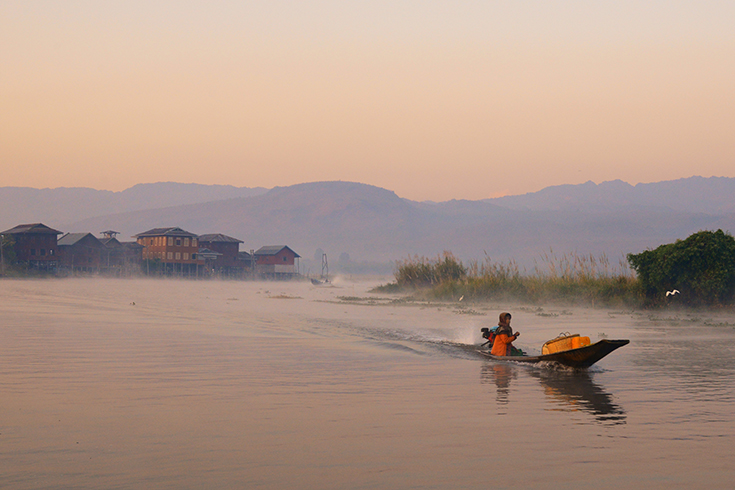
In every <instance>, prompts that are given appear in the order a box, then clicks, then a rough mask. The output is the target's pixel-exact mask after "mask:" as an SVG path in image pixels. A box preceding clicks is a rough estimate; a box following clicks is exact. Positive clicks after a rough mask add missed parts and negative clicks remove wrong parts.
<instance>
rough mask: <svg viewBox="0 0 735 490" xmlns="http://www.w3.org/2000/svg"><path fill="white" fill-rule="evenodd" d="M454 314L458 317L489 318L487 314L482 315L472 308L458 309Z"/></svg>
mask: <svg viewBox="0 0 735 490" xmlns="http://www.w3.org/2000/svg"><path fill="white" fill-rule="evenodd" d="M454 313H456V314H458V315H475V316H487V314H486V313H481V312H479V311H476V310H473V309H472V308H457V309H455V310H454Z"/></svg>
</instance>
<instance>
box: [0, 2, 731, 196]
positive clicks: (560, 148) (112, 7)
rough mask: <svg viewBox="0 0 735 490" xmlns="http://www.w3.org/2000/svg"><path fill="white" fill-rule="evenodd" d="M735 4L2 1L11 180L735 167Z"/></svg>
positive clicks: (576, 175) (411, 180)
mask: <svg viewBox="0 0 735 490" xmlns="http://www.w3.org/2000/svg"><path fill="white" fill-rule="evenodd" d="M733 26H735V2H732V1H707V0H699V1H676V0H665V1H664V0H649V1H645V2H641V1H628V0H616V1H603V0H600V1H572V0H557V1H554V2H549V1H524V0H515V1H489V0H486V1H459V0H455V1H451V2H449V1H436V0H423V1H419V0H416V1H400V0H390V1H384V0H370V1H361V0H355V1H326V0H324V1H322V0H319V1H308V0H301V1H280V0H268V1H245V0H240V1H217V0H210V1H206V2H205V1H201V2H197V1H187V2H180V1H155V0H146V1H135V0H126V1H115V2H113V1H73V0H66V1H63V2H61V1H4V0H0V187H5V186H27V187H35V188H44V187H92V188H95V189H107V190H113V191H119V190H123V189H125V188H128V187H131V186H133V185H135V184H138V183H146V182H160V181H174V182H196V183H201V184H229V185H235V186H239V187H241V186H247V187H257V186H262V187H269V188H270V187H274V186H286V185H292V184H297V183H302V182H314V181H323V180H344V181H354V182H362V183H366V184H372V185H376V186H380V187H384V188H387V189H390V190H393V191H395V192H396V193H397V194H398V195H399V196H401V197H406V198H409V199H413V200H434V201H444V200H449V199H473V200H475V199H484V198H490V197H498V196H502V195H508V194H522V193H526V192H535V191H538V190H540V189H542V188H544V187H548V186H552V185H560V184H578V183H583V182H586V181H589V180H592V181H594V182H597V183H599V182H603V181H607V180H615V179H621V180H624V181H626V182H629V183H631V184H636V183H639V182H658V181H664V180H673V179H678V178H684V177H690V176H692V175H701V176H704V177H709V176H725V177H735V143H733V141H735V29H733Z"/></svg>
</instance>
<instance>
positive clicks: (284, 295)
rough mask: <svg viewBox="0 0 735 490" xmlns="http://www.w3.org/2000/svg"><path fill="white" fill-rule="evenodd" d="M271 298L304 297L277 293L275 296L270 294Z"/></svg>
mask: <svg viewBox="0 0 735 490" xmlns="http://www.w3.org/2000/svg"><path fill="white" fill-rule="evenodd" d="M268 297H269V298H271V299H303V298H302V297H301V296H289V295H288V294H277V295H275V296H268Z"/></svg>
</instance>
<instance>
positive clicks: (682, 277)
mask: <svg viewBox="0 0 735 490" xmlns="http://www.w3.org/2000/svg"><path fill="white" fill-rule="evenodd" d="M628 262H629V263H630V266H631V267H632V268H633V270H635V271H636V273H637V274H638V279H639V281H640V286H641V288H642V290H643V293H644V294H645V296H646V300H647V301H648V302H649V303H650V304H654V305H655V304H659V303H662V302H663V301H665V300H666V292H667V291H673V290H674V289H677V290H679V291H680V299H679V298H678V299H677V300H678V301H680V302H681V303H683V304H686V305H689V306H707V305H725V304H731V303H732V302H733V299H734V298H735V239H734V238H733V237H732V235H730V234H729V233H725V232H723V231H722V230H717V231H700V232H698V233H695V234H693V235H691V236H689V237H688V238H686V239H685V240H677V241H676V242H674V243H670V244H666V245H661V246H660V247H658V248H656V249H655V250H646V251H645V252H642V253H639V254H628Z"/></svg>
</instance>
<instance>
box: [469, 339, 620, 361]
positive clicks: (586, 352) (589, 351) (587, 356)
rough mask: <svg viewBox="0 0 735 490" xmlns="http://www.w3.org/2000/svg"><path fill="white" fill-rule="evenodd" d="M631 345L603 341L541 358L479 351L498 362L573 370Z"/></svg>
mask: <svg viewBox="0 0 735 490" xmlns="http://www.w3.org/2000/svg"><path fill="white" fill-rule="evenodd" d="M628 343H630V340H608V339H602V340H600V341H598V342H595V343H594V344H590V345H587V346H584V347H580V348H578V349H570V350H565V351H561V352H554V353H553V354H545V355H541V356H494V355H492V354H490V352H489V351H478V352H480V354H482V355H484V356H486V357H489V358H490V359H493V360H496V361H511V362H527V363H539V362H555V363H558V364H562V365H564V366H569V367H573V368H588V367H590V366H591V365H593V364H594V363H596V362H597V361H599V360H600V359H602V358H603V357H605V356H606V355H608V354H609V353H611V352H612V351H614V350H615V349H619V348H620V347H622V346H624V345H626V344H628Z"/></svg>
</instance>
